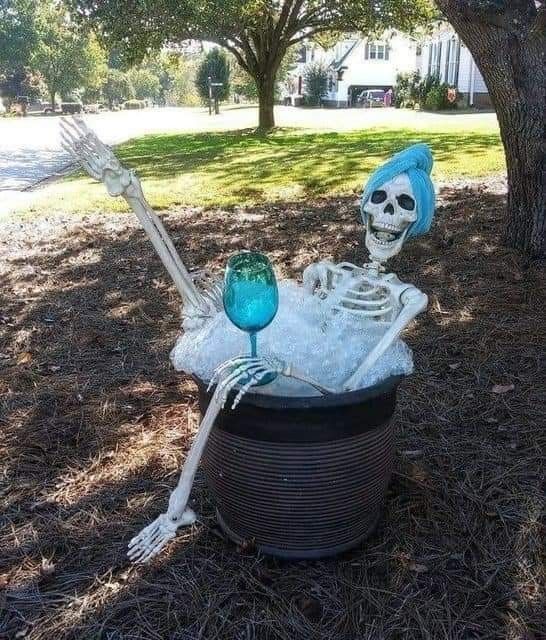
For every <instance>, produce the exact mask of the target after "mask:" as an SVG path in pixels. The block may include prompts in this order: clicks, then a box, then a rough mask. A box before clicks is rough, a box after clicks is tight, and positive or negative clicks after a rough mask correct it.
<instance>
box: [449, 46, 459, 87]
mask: <svg viewBox="0 0 546 640" xmlns="http://www.w3.org/2000/svg"><path fill="white" fill-rule="evenodd" d="M451 58H452V60H451V61H450V64H449V73H448V76H447V77H448V80H447V81H448V82H449V84H451V85H453V86H454V87H456V86H457V85H458V83H459V63H460V60H461V41H460V40H459V38H456V37H455V36H454V37H453V38H452V39H451Z"/></svg>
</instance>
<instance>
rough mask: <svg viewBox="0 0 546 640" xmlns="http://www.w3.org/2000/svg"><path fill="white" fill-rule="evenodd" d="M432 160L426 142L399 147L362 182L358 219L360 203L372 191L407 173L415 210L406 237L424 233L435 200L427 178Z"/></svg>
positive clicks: (367, 197) (427, 228)
mask: <svg viewBox="0 0 546 640" xmlns="http://www.w3.org/2000/svg"><path fill="white" fill-rule="evenodd" d="M432 163H433V159H432V153H431V152H430V147H429V146H428V145H427V144H414V145H411V147H407V148H406V149H404V150H403V151H400V152H399V153H397V154H396V155H394V156H393V157H392V158H391V159H390V160H389V161H388V162H385V164H383V165H381V166H380V167H379V168H378V169H376V170H375V171H374V172H373V173H372V175H371V176H370V177H369V179H368V182H367V183H366V185H365V186H364V193H363V194H362V199H361V201H360V213H361V215H362V220H363V221H364V222H366V212H365V211H364V206H365V205H366V203H367V202H368V200H369V198H370V196H371V195H372V193H373V192H374V191H376V190H377V189H379V188H380V187H381V185H382V184H384V183H385V182H388V181H389V180H392V179H393V178H395V177H396V176H398V175H400V174H401V173H407V174H408V177H409V181H410V183H411V188H412V189H413V194H414V196H415V208H416V213H417V220H416V221H415V222H414V223H413V224H412V225H411V227H410V228H409V231H408V237H409V236H420V235H422V234H423V233H426V232H427V231H428V230H429V229H430V225H431V223H432V218H433V216H434V206H435V200H436V196H435V193H434V185H433V184H432V180H431V179H430V172H431V170H432Z"/></svg>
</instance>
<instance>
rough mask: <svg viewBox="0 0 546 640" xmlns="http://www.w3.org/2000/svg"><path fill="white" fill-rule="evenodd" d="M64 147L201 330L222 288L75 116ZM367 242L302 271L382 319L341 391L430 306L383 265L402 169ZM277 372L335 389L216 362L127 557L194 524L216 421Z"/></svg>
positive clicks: (405, 199)
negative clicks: (157, 502) (141, 236)
mask: <svg viewBox="0 0 546 640" xmlns="http://www.w3.org/2000/svg"><path fill="white" fill-rule="evenodd" d="M61 126H62V145H63V147H64V148H65V149H66V150H67V151H68V152H69V153H70V154H71V155H72V156H73V157H74V158H75V159H76V160H77V161H78V162H79V163H80V164H81V166H82V167H83V168H84V169H85V170H86V171H87V173H88V174H89V175H90V176H91V177H93V178H94V179H95V180H98V181H102V182H104V184H105V186H106V188H107V190H108V193H109V194H110V195H111V196H123V197H124V198H125V200H126V201H127V202H128V204H129V206H130V207H131V208H132V210H133V211H134V213H135V214H136V216H137V218H138V219H139V221H140V222H141V224H142V226H143V228H144V230H145V231H146V233H147V234H148V237H149V238H150V240H151V242H152V243H153V245H154V248H155V249H156V251H157V253H158V255H159V257H160V259H161V260H162V262H163V264H164V265H165V268H166V269H167V271H168V272H169V274H170V276H171V278H172V279H173V281H174V283H175V285H176V287H177V289H178V291H179V293H180V295H181V297H182V301H183V307H182V315H183V318H184V322H183V327H184V329H185V330H186V331H191V330H193V329H197V328H199V327H201V326H202V325H203V324H204V323H205V322H207V321H208V320H210V319H211V318H212V317H213V316H214V315H215V314H216V313H218V312H219V311H220V310H221V309H222V287H221V285H220V283H219V282H218V280H217V279H216V278H214V276H212V275H211V274H209V273H208V272H206V271H197V272H193V273H190V272H189V271H188V269H187V268H186V267H185V265H184V263H183V262H182V260H181V258H180V256H179V255H178V253H177V252H176V249H175V248H174V245H173V243H172V241H171V239H170V238H169V236H168V234H167V232H166V230H165V228H164V227H163V225H162V223H161V221H160V219H159V218H158V217H157V215H156V214H155V213H154V212H153V211H152V209H151V207H150V206H149V204H148V203H147V201H146V199H145V197H144V194H143V192H142V188H141V185H140V181H139V180H138V178H137V177H136V175H135V174H134V173H133V172H132V171H128V170H127V169H125V168H124V167H123V166H122V165H121V164H120V162H119V161H118V160H117V158H116V157H115V156H114V154H113V153H112V151H111V150H110V149H109V148H108V147H106V146H105V145H104V144H103V143H102V142H101V141H100V140H99V139H98V137H97V136H96V135H95V134H94V132H93V131H91V130H90V129H89V128H88V127H87V126H86V125H85V123H84V122H83V120H81V119H79V118H73V119H70V120H68V119H64V120H63V121H62V125H61ZM363 213H364V215H365V219H366V227H367V234H366V246H367V248H368V251H369V252H370V257H371V262H370V263H368V264H366V265H364V266H363V267H357V266H356V265H353V264H351V263H340V264H338V265H335V264H333V263H331V262H327V261H323V262H319V263H316V264H313V265H310V266H309V267H308V268H307V269H306V270H305V271H304V274H303V280H304V287H305V288H306V290H307V291H308V292H309V293H310V294H316V295H318V296H320V297H321V298H323V300H324V303H325V304H327V305H329V307H330V308H331V310H332V313H333V314H335V313H336V312H340V311H344V312H349V313H351V314H354V315H356V316H358V317H360V318H362V319H363V320H365V321H367V322H374V323H380V324H381V325H382V326H384V328H385V332H384V334H383V337H382V338H381V340H380V341H379V342H378V344H377V345H376V346H375V347H374V348H373V349H372V351H371V352H370V353H369V354H368V355H367V357H366V358H365V360H364V362H362V363H361V364H360V365H359V366H358V367H357V369H356V371H355V372H354V373H353V374H352V376H351V377H350V378H349V379H348V380H347V381H346V382H345V384H344V390H352V389H354V388H355V387H356V386H357V385H358V383H359V380H360V378H361V376H362V374H363V373H364V372H365V371H366V370H367V369H369V368H370V367H372V366H373V364H374V363H375V362H376V361H377V360H378V359H379V358H380V357H381V355H382V354H383V353H384V352H385V351H386V350H387V349H388V348H389V346H390V345H391V344H392V342H393V341H394V340H395V339H396V338H397V337H398V335H399V334H400V333H401V331H402V330H403V329H404V328H405V327H406V326H407V325H408V323H409V322H410V321H411V320H412V319H413V318H414V317H415V316H416V315H417V314H418V313H420V312H421V311H423V310H424V309H425V308H426V306H427V297H426V295H425V294H423V293H421V292H420V291H419V290H418V289H416V288H415V287H413V286H412V285H408V284H404V283H402V282H401V281H400V280H399V279H398V278H397V277H396V275H395V274H386V273H385V268H384V263H385V262H386V261H387V260H388V259H389V258H390V257H392V256H394V255H396V254H397V253H398V252H399V251H400V250H401V248H402V245H403V244H404V241H405V239H406V236H407V235H408V232H409V230H410V228H411V226H412V225H413V224H414V223H415V221H416V220H417V212H416V202H415V197H414V194H413V190H412V187H411V183H410V181H409V178H408V176H407V174H405V173H400V175H398V176H396V177H395V178H393V179H392V180H389V181H386V182H385V183H384V184H383V185H381V186H380V187H379V188H378V189H376V190H374V191H373V193H372V194H371V196H370V198H369V199H368V200H366V202H364V205H363ZM272 374H273V377H274V376H277V375H282V376H288V377H292V378H296V379H298V380H300V381H303V382H305V383H307V384H308V385H310V386H312V387H314V389H316V390H317V391H319V392H320V393H322V394H328V393H336V392H337V391H338V390H335V389H331V388H327V387H325V386H324V385H322V384H320V383H319V382H317V381H315V380H313V379H312V378H309V377H308V376H305V375H304V374H302V373H301V372H299V371H297V370H296V369H295V368H294V367H293V366H292V365H291V364H290V363H286V362H285V361H283V360H281V359H279V358H276V357H273V356H269V357H260V358H256V357H246V356H239V357H236V358H232V359H230V360H228V361H227V362H224V363H223V364H221V365H220V366H219V367H218V368H217V369H216V371H215V373H214V375H213V376H212V379H211V381H210V385H209V390H210V388H211V387H212V386H213V385H214V384H215V383H216V382H218V384H217V386H216V390H215V392H214V394H213V395H212V398H211V401H210V404H209V406H208V409H207V411H206V413H205V415H204V417H203V420H202V422H201V425H200V427H199V430H198V433H197V436H196V437H195V439H194V442H193V443H192V446H191V448H190V451H189V454H188V456H187V458H186V461H185V463H184V466H183V468H182V471H181V474H180V477H179V480H178V484H177V486H176V488H175V489H174V491H173V492H172V493H171V495H170V498H169V504H168V509H167V511H166V512H165V513H162V514H161V515H159V516H158V517H157V518H156V519H155V520H154V521H153V522H152V523H151V524H149V525H148V526H146V527H144V529H143V530H142V531H141V532H140V533H139V534H138V535H137V536H135V537H134V538H133V539H132V540H131V541H130V542H129V550H128V556H129V558H130V559H131V560H132V561H135V562H148V561H149V560H151V559H152V558H153V557H155V556H156V555H157V554H158V553H159V552H160V551H161V550H162V549H163V548H164V547H165V545H166V544H167V543H168V542H169V540H171V539H172V538H174V537H175V535H176V531H177V530H178V528H179V527H181V526H186V525H190V524H193V523H194V522H195V521H196V518H197V516H196V514H195V513H194V511H193V510H192V509H191V508H189V507H188V500H189V496H190V492H191V488H192V485H193V480H194V477H195V473H196V471H197V468H198V465H199V461H200V459H201V456H202V453H203V451H204V448H205V446H206V442H207V439H208V436H209V434H210V431H211V429H212V427H213V425H214V422H215V420H216V418H217V416H218V414H219V412H220V411H221V410H222V409H223V407H224V405H225V403H226V401H227V399H228V397H229V396H230V394H231V393H232V392H233V391H234V392H235V397H234V400H233V403H232V409H235V408H236V407H237V405H238V404H239V402H240V401H241V399H242V397H243V396H244V395H245V394H246V393H247V392H248V391H249V389H250V388H251V387H252V386H254V385H257V384H259V383H260V382H261V381H262V380H263V379H264V378H269V377H271V375H272Z"/></svg>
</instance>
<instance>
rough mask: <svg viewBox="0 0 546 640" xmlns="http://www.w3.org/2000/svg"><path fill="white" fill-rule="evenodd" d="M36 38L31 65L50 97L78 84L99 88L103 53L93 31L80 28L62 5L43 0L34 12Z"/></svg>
mask: <svg viewBox="0 0 546 640" xmlns="http://www.w3.org/2000/svg"><path fill="white" fill-rule="evenodd" d="M37 31H38V41H37V43H36V45H35V49H34V52H33V54H32V66H33V68H35V69H36V70H37V71H39V72H40V74H41V75H42V77H43V79H44V82H45V84H46V85H47V88H48V92H49V95H50V96H51V100H52V101H54V99H55V96H56V95H58V94H61V95H63V96H68V95H69V94H70V93H71V92H73V91H75V90H76V89H79V88H84V87H88V88H99V87H100V86H101V85H102V83H103V81H104V78H105V75H106V69H107V67H106V56H105V53H104V51H103V50H102V48H101V47H100V45H99V44H98V41H97V40H96V38H95V37H94V36H93V35H90V34H88V33H84V32H82V31H81V30H80V29H78V28H77V27H76V25H75V24H74V23H73V22H72V20H71V18H70V15H69V14H68V13H67V11H66V9H65V8H64V7H63V6H62V5H59V4H58V3H56V2H53V1H51V2H45V3H42V4H41V5H40V7H39V12H38V16H37Z"/></svg>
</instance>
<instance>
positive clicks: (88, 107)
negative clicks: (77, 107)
mask: <svg viewBox="0 0 546 640" xmlns="http://www.w3.org/2000/svg"><path fill="white" fill-rule="evenodd" d="M83 110H84V111H85V113H100V112H101V111H106V107H105V106H104V105H103V104H99V103H96V104H85V105H84V106H83Z"/></svg>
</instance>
